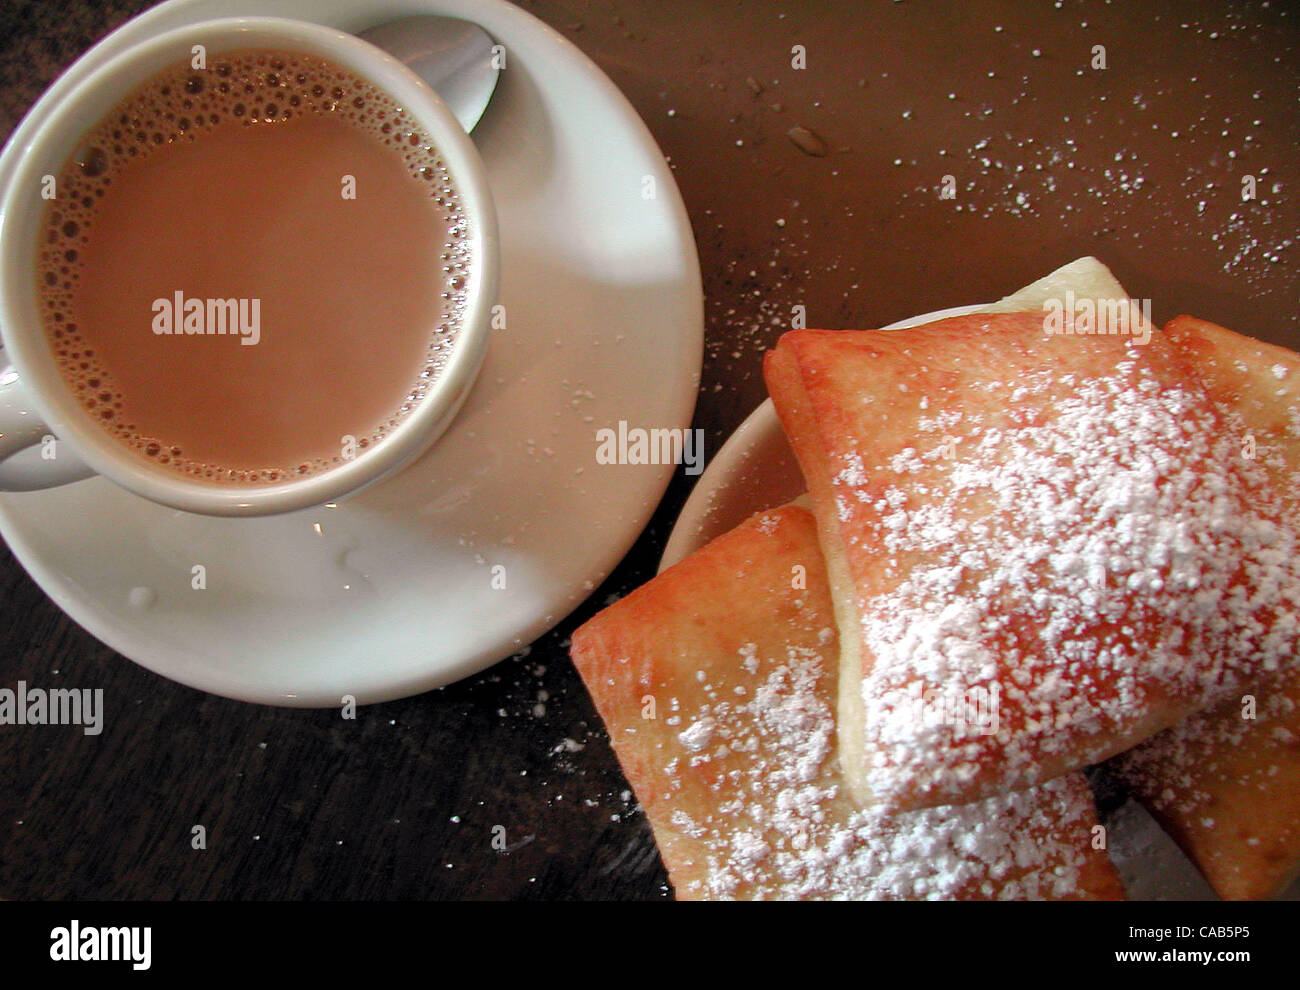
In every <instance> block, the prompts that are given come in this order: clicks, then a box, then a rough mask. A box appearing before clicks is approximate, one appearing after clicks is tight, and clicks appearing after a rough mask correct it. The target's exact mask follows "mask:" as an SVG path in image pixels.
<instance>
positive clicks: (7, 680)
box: [0, 0, 1300, 899]
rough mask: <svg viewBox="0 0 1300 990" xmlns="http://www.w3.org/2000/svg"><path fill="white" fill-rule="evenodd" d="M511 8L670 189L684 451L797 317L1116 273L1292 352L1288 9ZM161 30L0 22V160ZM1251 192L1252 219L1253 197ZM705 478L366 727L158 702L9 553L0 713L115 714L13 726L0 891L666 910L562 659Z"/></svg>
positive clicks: (31, 18)
mask: <svg viewBox="0 0 1300 990" xmlns="http://www.w3.org/2000/svg"><path fill="white" fill-rule="evenodd" d="M522 5H523V6H524V7H525V9H527V10H529V11H531V12H533V13H534V14H536V15H537V16H538V17H540V18H542V19H543V20H545V21H547V22H549V23H550V24H552V25H553V26H554V27H556V28H557V29H558V30H560V31H561V32H562V33H564V34H565V35H566V36H568V37H569V38H570V39H571V40H572V41H573V42H574V43H575V44H577V45H578V46H579V47H580V48H581V49H583V51H585V52H586V53H587V54H588V55H589V56H591V57H592V58H593V59H594V60H595V61H596V62H597V63H598V64H599V65H600V66H601V67H602V68H603V69H604V70H605V71H606V72H607V73H608V74H609V75H610V76H611V77H612V78H613V80H614V81H615V83H617V84H618V85H619V86H620V87H621V88H622V90H623V91H624V92H625V93H626V94H627V96H628V97H629V99H630V100H631V101H632V103H633V104H634V106H635V107H636V108H637V110H638V111H639V112H640V113H641V115H642V116H643V117H644V119H645V120H646V122H647V123H648V124H649V126H650V129H651V130H652V132H653V133H654V135H655V137H656V138H657V140H658V141H659V143H660V145H661V146H662V148H663V150H664V152H665V154H666V155H668V156H669V158H670V160H671V162H672V165H673V167H674V169H675V173H676V176H677V181H678V183H679V184H680V186H681V189H682V192H683V194H684V196H685V199H686V204H687V207H688V209H689V211H690V214H691V218H692V221H693V223H694V228H695V233H696V239H697V242H698V245H699V249H700V255H701V264H702V266H703V274H704V286H705V292H706V296H707V344H706V356H705V358H706V359H705V371H704V379H703V383H702V387H701V390H700V400H699V407H698V411H697V415H696V422H695V425H696V426H699V427H702V428H704V429H705V430H706V436H707V439H708V441H709V444H710V448H709V449H710V450H716V449H717V446H718V445H719V444H720V443H721V442H722V440H723V439H724V438H725V437H726V436H727V435H728V434H729V433H730V432H731V430H732V429H734V428H735V426H736V425H737V424H738V423H739V422H740V421H741V419H743V418H744V416H745V415H746V414H748V412H749V411H750V410H751V409H752V408H753V407H754V406H755V405H757V404H758V403H759V402H760V401H761V400H762V398H763V397H764V389H763V385H762V380H761V375H760V371H759V368H760V359H761V356H762V352H763V350H764V349H766V348H767V347H769V346H770V345H771V344H772V343H773V342H774V341H775V340H776V338H777V336H778V335H779V333H780V332H781V330H782V329H783V328H784V326H785V324H787V323H788V320H789V314H790V312H791V308H792V307H793V306H795V305H803V306H805V307H806V310H807V314H808V319H809V323H810V325H820V326H827V327H849V326H854V327H865V326H879V325H883V324H886V323H889V322H891V321H894V320H897V319H900V318H902V317H906V316H909V315H912V314H915V313H920V312H926V311H929V310H933V309H938V308H942V307H946V306H953V305H959V304H963V303H969V302H976V301H982V300H987V299H993V298H996V297H998V296H1001V295H1003V294H1005V293H1006V292H1008V291H1010V290H1012V289H1014V288H1016V287H1018V286H1019V285H1021V284H1022V283H1025V282H1028V281H1030V280H1032V279H1033V278H1036V277H1037V276H1039V275H1041V274H1043V273H1045V272H1047V271H1048V270H1050V269H1052V268H1054V267H1056V266H1057V265H1059V264H1061V263H1063V262H1065V261H1068V260H1071V259H1073V258H1074V257H1077V256H1079V255H1083V254H1096V255H1098V256H1099V257H1101V258H1102V259H1103V260H1104V261H1106V262H1107V263H1108V264H1109V265H1110V266H1111V267H1112V268H1113V270H1114V271H1115V273H1116V274H1117V275H1118V276H1119V278H1120V280H1121V281H1122V282H1124V284H1125V285H1126V286H1127V287H1128V288H1129V290H1130V292H1132V293H1133V294H1134V295H1135V296H1138V297H1149V298H1151V299H1153V300H1154V310H1155V316H1156V318H1157V319H1161V320H1163V319H1166V318H1168V317H1171V316H1173V315H1175V314H1176V313H1179V312H1191V313H1194V314H1196V315H1199V316H1203V317H1205V318H1207V319H1211V320H1215V321H1217V322H1220V323H1223V324H1225V325H1227V326H1230V327H1233V328H1235V329H1238V330H1240V331H1242V332H1245V333H1249V334H1252V335H1255V336H1259V337H1262V338H1264V339H1267V340H1271V341H1274V342H1277V343H1282V344H1289V345H1291V346H1298V345H1300V313H1298V309H1300V307H1298V305H1297V304H1298V303H1300V266H1297V254H1298V253H1300V244H1297V243H1296V239H1297V237H1300V154H1298V152H1300V103H1298V102H1297V100H1298V98H1300V51H1297V48H1298V47H1300V11H1297V10H1296V9H1295V7H1294V6H1293V5H1291V4H1289V3H1283V2H1276V0H1275V2H1273V3H1271V4H1263V3H1235V4H1223V3H1218V2H1185V3H1179V4H1169V3H1159V2H1139V0H1128V2H1120V3H1115V4H1112V5H1106V4H1103V3H1100V2H1095V0H1062V2H1060V3H1053V2H1051V0H1042V2H1033V3H1030V2H1025V0H986V2H980V3H889V2H870V3H865V2H859V0H843V2H809V3H772V2H762V0H749V2H741V0H729V2H714V0H693V2H681V0H669V2H663V0H620V2H611V3H596V2H579V0H535V2H528V3H524V4H522ZM148 6H150V4H149V3H148V2H135V0H104V2H87V3H75V4H68V3H63V2H52V0H46V2H27V0H17V2H15V0H6V2H4V3H3V4H0V134H8V133H9V131H10V130H11V129H12V128H13V126H14V125H15V124H16V123H17V121H18V120H19V119H20V117H21V116H22V114H23V113H24V112H25V111H26V110H27V108H28V107H29V106H30V105H31V104H32V102H34V100H35V99H36V98H37V96H38V95H39V94H40V93H41V91H42V90H43V89H44V88H45V87H46V86H47V85H48V84H49V83H50V82H51V81H52V80H53V79H54V78H55V77H56V76H57V75H58V74H59V72H61V71H62V70H63V69H64V68H65V67H66V66H67V65H69V64H70V63H71V62H72V61H73V60H74V59H75V58H76V57H77V56H78V55H80V54H81V53H82V52H83V51H84V50H85V49H86V48H87V47H89V46H90V45H91V44H92V43H93V42H94V41H96V40H97V39H99V38H100V37H102V36H103V35H104V34H105V33H107V32H108V31H109V30H111V29H112V28H114V27H116V26H117V25H119V24H121V23H122V22H123V21H125V20H126V19H128V18H129V17H131V16H132V15H134V14H135V13H138V12H139V11H140V10H142V9H144V8H145V7H148ZM273 6H274V4H273V2H271V0H268V8H273ZM796 45H802V46H803V49H804V51H805V53H806V67H805V68H803V69H796V68H794V67H793V66H792V48H793V47H794V46H796ZM1095 46H1102V47H1103V48H1104V58H1105V68H1100V67H1094V62H1095V61H1096V60H1097V57H1098V50H1097V48H1096V47H1095ZM792 128H806V129H809V130H811V131H813V132H815V133H816V134H817V135H818V136H820V137H821V138H822V139H823V140H824V141H825V145H826V151H827V154H825V155H824V156H818V155H811V154H808V153H807V152H806V151H805V150H801V148H800V147H799V146H797V144H796V143H795V142H794V141H793V140H792V139H791V138H790V137H789V135H788V132H789V131H790V130H791V129H792ZM804 144H805V145H809V146H810V147H812V145H811V144H810V142H809V141H808V140H804ZM813 150H821V149H818V148H814V149H813ZM1247 175H1251V176H1254V177H1255V179H1256V181H1257V190H1258V197H1257V198H1256V199H1254V200H1245V201H1244V200H1243V199H1242V196H1241V192H1242V189H1243V180H1244V177H1245V176H1247ZM945 176H952V177H953V182H954V183H955V189H956V191H957V195H956V198H955V199H943V198H941V196H940V192H941V190H942V188H943V186H944V177H945ZM692 480H693V479H690V478H687V477H685V476H684V475H680V474H679V475H678V477H677V478H676V480H675V481H674V483H673V485H672V486H671V488H670V490H669V492H668V495H667V497H666V498H665V499H664V502H663V504H662V505H661V507H660V509H659V511H658V513H657V514H656V516H655V518H654V520H653V521H652V523H651V524H650V526H649V528H648V529H647V530H646V532H645V533H644V535H643V536H642V538H641V539H640V541H639V542H638V543H637V545H636V547H635V548H634V550H633V551H632V553H631V554H630V555H629V556H628V557H627V559H626V560H625V561H624V562H623V564H622V565H621V566H620V567H619V568H618V569H617V571H616V572H615V573H614V574H613V575H612V576H611V577H610V578H609V579H608V580H607V581H606V582H605V583H604V585H603V586H602V587H600V588H599V589H598V590H597V591H596V592H595V594H594V595H593V596H592V598H591V599H590V600H589V601H588V602H587V603H586V604H585V605H583V606H582V607H581V608H579V609H578V610H577V612H576V613H574V614H573V615H572V616H570V617H569V618H568V619H566V620H565V621H564V622H562V623H561V624H560V625H559V627H557V628H556V629H555V630H554V631H553V632H551V633H550V634H548V635H546V636H544V637H543V638H542V639H540V640H539V641H537V642H536V643H534V644H533V645H532V647H531V649H530V650H529V651H527V653H526V655H523V656H519V657H516V658H514V659H511V660H508V661H506V662H504V663H502V664H500V665H499V666H497V667H496V668H494V669H492V670H490V671H488V672H486V673H484V674H482V675H480V676H478V677H474V678H471V679H470V680H468V681H466V682H463V683H460V684H457V685H455V686H453V687H450V688H447V689H445V690H442V691H436V692H433V693H430V694H426V695H423V696H420V697H416V698H410V699H407V700H404V701H399V702H393V703H390V704H385V705H378V706H373V707H370V708H365V709H362V710H361V711H360V712H359V717H358V718H357V719H356V720H355V721H351V722H349V721H344V720H342V719H340V718H339V713H338V712H336V711H296V710H294V711H291V710H277V709H271V708H264V707H259V706H254V705H248V704H241V703H239V702H234V701H228V700H225V699H222V698H216V697H210V696H207V695H204V694H201V693H199V692H196V691H193V690H190V689H188V688H185V687H181V686H178V685H176V684H172V683H170V682H168V681H165V680H162V679H161V678H159V677H156V676H154V675H153V674H150V673H148V672H146V671H144V670H143V669H141V668H139V667H137V666H135V665H134V664H132V663H131V662H130V661H128V660H126V659H124V658H123V657H121V656H118V655H116V654H115V653H114V652H113V651H111V650H109V649H108V648H107V647H105V646H103V645H102V644H100V643H99V642H97V641H96V640H95V639H94V638H93V637H91V636H90V635H89V634H87V633H86V632H84V631H83V630H81V629H80V628H79V627H78V626H77V625H75V624H74V623H73V622H72V621H71V620H69V619H68V618H67V617H65V616H64V615H63V613H62V612H61V611H60V610H59V609H58V608H57V607H56V606H55V605H54V604H53V603H52V602H51V601H50V600H49V599H47V598H46V597H45V595H44V594H43V593H42V592H41V591H40V589H39V588H37V586H36V585H35V584H34V583H33V582H32V581H31V580H30V578H28V577H27V575H26V573H25V572H24V571H23V570H22V568H21V567H20V566H19V565H18V564H17V563H16V562H15V561H14V559H13V558H12V556H10V555H9V553H8V551H7V550H5V551H0V594H2V598H0V601H2V603H3V604H2V605H0V687H11V688H12V687H14V685H15V684H16V682H17V681H19V680H25V681H26V682H28V683H29V684H31V685H40V686H45V687H58V686H68V687H101V688H103V689H104V697H105V704H106V714H105V731H104V732H103V733H102V735H99V736H86V735H84V734H83V733H82V732H81V731H80V729H79V728H77V727H75V726H62V727H16V726H5V727H0V761H2V764H3V771H0V897H4V898H9V899H32V898H41V899H45V898H50V899H60V898H136V899H168V898H253V899H262V898H267V899H270V898H310V899H329V898H349V899H354V898H382V899H406V898H447V899H451V898H539V899H540V898H550V899H554V898H588V899H590V898H664V897H668V896H670V891H669V889H668V887H667V885H666V877H665V874H664V872H663V868H662V866H661V864H660V861H659V858H658V854H657V852H656V850H655V846H654V842H653V838H652V836H651V834H650V829H649V827H648V825H647V824H646V822H645V819H644V817H643V816H642V815H641V814H640V813H639V812H638V810H637V806H636V802H635V798H633V797H632V796H631V795H630V794H629V793H628V792H627V784H626V782H625V781H624V779H623V777H622V775H621V773H620V772H619V769H618V765H617V762H616V761H615V759H614V756H613V753H612V751H611V749H610V746H609V743H608V739H607V737H606V735H605V732H604V729H603V727H602V725H601V723H600V720H599V718H598V717H597V716H596V715H595V713H594V711H593V709H592V706H591V702H590V700H589V699H588V697H587V694H586V692H585V690H584V689H583V686H582V683H581V681H580V680H579V679H578V677H577V675H576V673H575V672H574V669H573V667H572V665H571V664H570V662H569V660H568V656H567V652H566V647H567V644H568V636H569V634H570V633H571V631H572V630H573V629H574V628H575V626H576V625H577V624H578V623H579V622H581V621H582V620H584V619H585V618H587V617H589V616H590V615H592V614H593V613H594V612H595V611H596V608H597V604H598V603H599V602H601V601H602V600H604V599H605V598H607V596H609V595H611V594H621V593H625V592H627V591H629V590H630V589H632V588H634V587H636V586H637V585H639V584H640V583H642V582H644V581H645V580H647V579H648V578H649V576H650V575H651V574H653V572H654V568H655V563H656V560H657V558H658V555H659V552H660V550H661V549H662V546H663V544H664V541H665V539H666V537H667V534H668V532H669V530H670V528H671V525H672V520H673V518H674V516H675V514H676V512H677V511H678V510H679V509H680V506H681V504H682V502H683V500H684V498H685V496H686V495H687V493H688V491H689V487H690V483H691V481H692ZM539 691H545V692H546V693H547V700H546V701H545V704H544V706H543V707H544V713H543V714H539V712H542V710H543V709H541V708H536V709H535V706H536V705H537V703H538V693H539ZM565 740H571V741H572V742H573V743H576V744H577V745H578V746H579V747H581V748H575V747H574V746H572V745H568V746H566V745H564V744H565ZM197 824H202V825H204V826H205V828H206V830H207V848H206V849H205V850H195V849H193V848H192V846H191V829H192V827H193V826H194V825H197ZM498 825H500V826H504V827H505V829H506V835H507V837H508V840H509V845H508V848H507V849H506V850H504V851H501V850H497V849H494V848H493V844H492V837H493V828H494V826H498Z"/></svg>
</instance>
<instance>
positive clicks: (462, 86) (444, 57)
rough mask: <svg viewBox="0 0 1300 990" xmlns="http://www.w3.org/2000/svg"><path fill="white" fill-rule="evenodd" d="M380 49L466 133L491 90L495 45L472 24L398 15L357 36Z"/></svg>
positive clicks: (495, 79)
mask: <svg viewBox="0 0 1300 990" xmlns="http://www.w3.org/2000/svg"><path fill="white" fill-rule="evenodd" d="M358 37H360V38H361V39H362V40H364V41H368V42H370V43H371V44H372V45H374V46H376V47H377V48H382V49H383V50H384V51H386V52H388V54H389V55H392V56H393V57H394V58H395V59H397V60H398V61H399V62H403V63H405V64H406V66H407V67H408V68H409V69H411V70H412V71H414V72H415V74H416V75H417V76H419V77H420V78H421V79H423V80H424V81H425V82H426V83H428V84H429V86H430V88H432V89H433V91H434V92H435V93H437V94H438V95H439V96H441V97H442V101H443V102H444V103H446V104H447V106H448V107H450V108H451V112H452V113H453V114H455V115H456V119H457V120H458V121H460V126H461V127H463V128H465V131H466V132H467V133H468V132H469V131H472V130H473V129H474V125H475V124H477V123H478V122H479V118H480V117H482V116H483V111H484V110H486V109H487V105H488V102H489V101H490V100H491V99H492V91H493V90H494V89H496V85H497V75H498V74H499V72H500V70H499V69H498V68H497V64H496V62H497V59H496V58H495V53H494V52H493V50H492V49H493V47H494V46H495V44H496V42H494V41H493V40H492V36H491V35H490V34H488V33H487V32H486V31H484V30H483V29H482V28H481V27H479V26H478V25H477V24H471V23H470V22H469V21H462V20H458V19H457V18H454V17H438V16H435V15H432V14H429V15H423V16H416V17H403V18H400V19H399V20H396V21H389V22H388V23H386V24H380V25H378V26H377V27H372V28H369V29H368V30H365V31H362V32H361V34H360V35H359V36H358Z"/></svg>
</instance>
